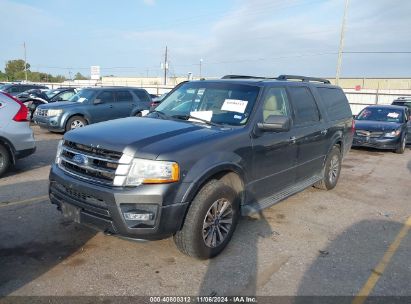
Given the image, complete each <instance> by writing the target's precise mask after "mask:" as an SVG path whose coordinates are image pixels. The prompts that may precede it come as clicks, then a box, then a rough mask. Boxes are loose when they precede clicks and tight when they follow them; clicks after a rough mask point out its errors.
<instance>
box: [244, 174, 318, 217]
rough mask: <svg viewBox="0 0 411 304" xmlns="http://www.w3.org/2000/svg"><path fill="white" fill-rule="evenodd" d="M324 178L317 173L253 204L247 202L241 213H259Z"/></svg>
mask: <svg viewBox="0 0 411 304" xmlns="http://www.w3.org/2000/svg"><path fill="white" fill-rule="evenodd" d="M321 179H322V177H321V176H319V175H315V176H313V177H310V178H308V179H305V180H303V181H301V182H299V183H297V184H294V185H292V186H290V187H288V188H285V189H284V190H283V191H281V192H278V193H276V194H275V195H273V196H269V197H267V198H264V199H262V200H261V201H258V202H254V203H251V204H247V205H244V206H241V215H244V216H246V215H251V214H253V213H257V212H259V211H261V210H263V209H265V208H268V207H271V206H272V205H275V204H276V203H278V202H280V201H282V200H284V199H286V198H287V197H289V196H291V195H293V194H295V193H297V192H301V191H303V190H305V189H306V188H308V187H310V186H312V185H314V184H315V183H316V182H318V181H320V180H321Z"/></svg>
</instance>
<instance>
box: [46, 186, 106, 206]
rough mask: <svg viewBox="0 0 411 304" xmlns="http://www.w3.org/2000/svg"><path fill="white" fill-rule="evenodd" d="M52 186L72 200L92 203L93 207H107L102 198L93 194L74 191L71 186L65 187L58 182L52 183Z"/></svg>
mask: <svg viewBox="0 0 411 304" xmlns="http://www.w3.org/2000/svg"><path fill="white" fill-rule="evenodd" d="M53 187H54V188H55V189H57V190H58V191H59V192H61V193H64V194H65V195H67V196H69V197H71V198H72V199H74V200H78V201H80V202H84V203H87V204H90V205H93V206H95V207H99V208H104V209H107V203H106V202H105V201H104V200H102V199H99V198H97V197H95V196H93V195H89V194H86V193H83V192H79V191H76V190H74V189H72V188H69V187H66V186H64V185H62V184H58V183H53Z"/></svg>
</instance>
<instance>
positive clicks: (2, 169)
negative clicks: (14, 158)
mask: <svg viewBox="0 0 411 304" xmlns="http://www.w3.org/2000/svg"><path fill="white" fill-rule="evenodd" d="M10 164H11V157H10V153H9V151H8V150H7V149H6V147H5V146H3V145H2V144H0V176H2V175H3V174H4V173H6V171H7V170H8V168H9V167H10Z"/></svg>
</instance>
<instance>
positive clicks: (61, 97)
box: [54, 91, 75, 101]
mask: <svg viewBox="0 0 411 304" xmlns="http://www.w3.org/2000/svg"><path fill="white" fill-rule="evenodd" d="M74 94H75V93H74V92H72V91H67V92H64V93H61V94H59V95H57V96H56V97H55V98H54V99H56V98H57V100H64V101H65V100H69V99H70V98H71V97H72V96H73V95H74Z"/></svg>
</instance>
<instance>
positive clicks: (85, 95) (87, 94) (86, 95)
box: [68, 89, 96, 102]
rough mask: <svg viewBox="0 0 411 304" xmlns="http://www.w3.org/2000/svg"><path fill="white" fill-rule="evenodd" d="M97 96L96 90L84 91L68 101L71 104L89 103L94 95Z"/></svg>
mask: <svg viewBox="0 0 411 304" xmlns="http://www.w3.org/2000/svg"><path fill="white" fill-rule="evenodd" d="M95 94H96V91H95V90H91V89H83V90H81V91H80V92H78V93H77V94H76V95H74V96H73V97H71V98H70V99H69V100H68V101H71V102H85V101H86V102H87V101H88V100H90V99H92V98H93V97H94V95H95Z"/></svg>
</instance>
